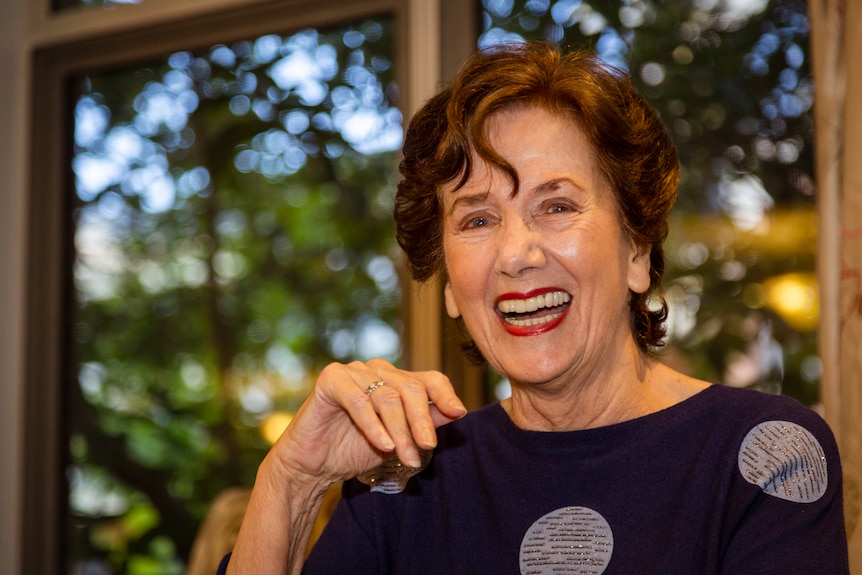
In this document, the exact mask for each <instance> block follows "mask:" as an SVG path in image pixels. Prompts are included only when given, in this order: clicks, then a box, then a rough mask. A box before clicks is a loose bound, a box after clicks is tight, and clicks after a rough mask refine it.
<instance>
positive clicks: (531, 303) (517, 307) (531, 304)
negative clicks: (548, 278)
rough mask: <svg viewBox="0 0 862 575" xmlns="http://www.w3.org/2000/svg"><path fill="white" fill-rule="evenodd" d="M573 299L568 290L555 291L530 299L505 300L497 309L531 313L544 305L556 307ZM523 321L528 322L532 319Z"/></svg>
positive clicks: (505, 311) (508, 311) (506, 311)
mask: <svg viewBox="0 0 862 575" xmlns="http://www.w3.org/2000/svg"><path fill="white" fill-rule="evenodd" d="M571 299H572V298H571V296H570V295H569V294H567V293H566V292H562V291H555V292H550V293H546V294H543V295H538V296H536V297H531V298H528V299H509V300H504V301H501V302H500V303H498V304H497V309H499V310H500V311H501V312H503V313H530V312H534V311H536V310H538V309H541V308H543V307H556V306H558V305H563V304H564V303H568V302H569V300H571ZM523 321H525V322H527V321H530V320H523ZM519 325H520V324H519ZM525 325H532V324H525Z"/></svg>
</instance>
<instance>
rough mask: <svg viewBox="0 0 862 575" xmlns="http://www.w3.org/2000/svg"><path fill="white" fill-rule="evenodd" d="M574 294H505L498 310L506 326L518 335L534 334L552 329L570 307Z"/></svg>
mask: <svg viewBox="0 0 862 575" xmlns="http://www.w3.org/2000/svg"><path fill="white" fill-rule="evenodd" d="M571 301H572V296H570V295H569V294H567V293H566V292H564V291H549V292H546V293H542V294H537V295H530V296H528V297H513V296H503V298H501V299H500V300H499V301H498V302H497V312H498V313H499V314H500V316H501V317H502V319H503V322H504V323H505V325H506V328H507V329H508V330H509V331H511V332H512V333H514V334H516V335H533V334H535V333H541V332H544V331H547V330H548V329H551V328H553V327H555V326H556V325H557V323H559V320H560V319H561V318H562V316H563V315H564V314H565V312H566V311H567V310H568V309H569V303H570V302H571Z"/></svg>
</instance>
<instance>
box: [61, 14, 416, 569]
mask: <svg viewBox="0 0 862 575" xmlns="http://www.w3.org/2000/svg"><path fill="white" fill-rule="evenodd" d="M392 42H393V34H392V23H391V22H390V21H388V20H385V19H376V20H368V21H364V22H361V23H357V24H356V25H352V26H345V27H341V28H338V29H330V30H325V31H318V30H304V31H301V32H298V33H296V34H293V35H291V36H287V37H282V36H279V35H266V36H262V37H260V38H256V39H250V40H248V41H243V42H237V43H234V44H231V45H217V46H212V47H211V48H210V49H208V50H206V51H202V52H200V53H190V52H179V53H174V54H170V55H169V56H167V57H166V58H165V59H164V60H163V61H160V62H153V63H152V64H151V65H149V66H136V67H133V68H128V69H124V70H119V71H115V72H111V73H105V74H98V75H90V76H86V77H81V78H80V79H79V81H78V83H77V85H78V96H77V100H76V104H75V130H74V139H75V142H74V159H73V164H72V165H73V169H74V174H75V178H76V180H75V200H76V209H75V211H74V224H75V254H74V290H75V297H76V303H77V306H76V307H75V309H74V321H73V329H72V333H71V334H70V335H71V337H72V339H73V353H74V365H73V367H72V369H73V371H74V373H76V374H77V377H75V378H74V380H73V381H72V382H71V383H70V385H69V386H68V389H67V390H66V391H67V396H68V399H67V401H68V410H69V411H68V413H69V419H68V441H69V443H68V446H69V464H68V469H67V477H68V481H69V497H70V499H69V516H68V529H69V530H68V538H69V539H68V546H67V548H68V549H69V552H70V554H71V558H70V559H69V565H70V569H71V571H72V572H74V573H84V572H86V573H130V574H144V573H162V574H170V573H182V572H183V562H184V561H185V558H186V556H187V553H188V551H189V548H190V545H191V543H192V539H193V537H194V535H195V532H196V530H197V527H198V524H199V522H200V520H201V518H202V516H203V514H204V513H205V511H206V510H207V507H208V505H209V504H210V502H211V501H212V500H213V498H214V497H215V496H216V495H217V494H219V493H220V492H222V491H223V490H224V489H225V488H227V487H230V486H234V485H250V484H251V483H252V481H253V478H254V474H255V471H256V469H257V466H258V464H259V462H260V460H261V459H262V457H263V455H264V454H265V452H266V450H267V449H268V446H269V442H271V441H273V440H274V438H275V437H277V435H278V434H279V433H280V431H281V430H282V429H283V428H284V426H285V425H286V421H287V420H289V418H290V414H291V413H292V412H293V411H294V410H295V409H296V408H297V407H298V406H299V404H300V402H301V401H302V400H303V399H304V397H305V395H306V393H307V391H308V389H309V387H310V385H312V383H313V382H314V380H315V378H316V374H317V373H318V372H319V370H320V369H322V367H323V366H324V365H326V364H327V363H329V362H331V361H335V360H339V361H349V360H352V359H367V358H370V357H384V358H387V359H389V360H391V361H398V358H399V356H400V353H401V348H400V333H401V326H400V324H399V316H398V307H399V301H400V297H401V287H400V284H399V280H398V276H397V273H396V259H397V258H398V257H399V256H398V253H399V252H398V248H397V244H396V243H395V241H394V234H393V226H392V224H391V221H390V218H391V215H390V214H391V204H392V198H393V194H394V182H393V179H394V177H395V175H396V165H397V158H398V149H399V148H400V145H401V140H402V127H401V119H402V118H401V114H400V112H399V111H398V109H397V108H396V107H395V104H394V98H395V96H396V92H397V90H396V87H395V85H394V83H393V70H392V61H393V57H392Z"/></svg>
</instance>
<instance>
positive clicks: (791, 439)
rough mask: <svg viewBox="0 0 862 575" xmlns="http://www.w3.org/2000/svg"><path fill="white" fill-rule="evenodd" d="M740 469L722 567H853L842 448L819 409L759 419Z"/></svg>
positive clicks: (784, 571)
mask: <svg viewBox="0 0 862 575" xmlns="http://www.w3.org/2000/svg"><path fill="white" fill-rule="evenodd" d="M737 467H738V470H737V471H738V475H737V476H736V478H735V481H734V485H733V489H732V490H731V493H730V496H729V501H728V510H729V513H728V517H726V518H725V520H726V521H728V522H729V524H730V525H731V528H730V529H729V530H728V540H727V542H726V550H725V553H724V554H723V560H722V565H721V569H720V573H722V574H723V575H743V574H757V575H773V574H774V575H793V574H800V575H802V574H810V573H830V574H835V575H842V574H847V573H849V565H848V557H847V540H846V535H845V531H844V512H843V497H842V473H841V463H840V460H839V455H838V448H837V445H836V443H835V439H834V437H833V435H832V432H831V431H830V429H829V427H828V426H827V425H826V423H825V422H824V421H823V420H822V419H821V418H820V417H819V416H818V415H817V414H815V413H814V412H810V411H807V410H805V411H803V410H802V409H800V410H798V412H797V413H794V414H793V415H792V417H790V418H788V419H775V420H769V421H764V422H761V423H759V424H757V425H755V426H754V427H753V428H752V429H751V430H750V431H749V432H748V434H747V435H746V436H745V437H744V439H743V440H742V443H741V445H740V449H739V455H738V465H737Z"/></svg>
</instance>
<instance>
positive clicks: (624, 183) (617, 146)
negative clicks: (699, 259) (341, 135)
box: [395, 43, 679, 351]
mask: <svg viewBox="0 0 862 575" xmlns="http://www.w3.org/2000/svg"><path fill="white" fill-rule="evenodd" d="M533 105H535V106H541V107H544V108H546V109H548V110H549V111H551V112H553V113H557V114H560V115H561V116H562V117H566V118H571V119H572V120H574V121H575V122H576V123H577V125H578V126H579V127H580V128H581V129H582V130H583V131H584V133H585V134H586V137H587V138H588V140H589V141H590V143H591V145H592V148H593V150H594V151H595V154H596V158H597V159H598V163H599V167H600V169H601V171H602V173H603V175H604V177H605V178H606V179H607V181H608V182H609V183H610V186H611V189H612V190H613V193H614V196H615V198H616V203H617V206H618V207H619V210H620V215H621V219H622V222H623V227H624V230H625V232H626V234H628V236H629V237H630V238H631V239H632V240H633V241H634V242H635V244H636V245H637V246H639V247H641V248H644V249H645V248H647V247H649V249H650V286H649V289H648V290H647V291H646V292H645V293H643V294H639V293H632V294H631V297H630V313H631V325H632V331H633V333H634V334H635V340H636V341H637V344H638V347H639V348H640V349H641V350H643V351H651V350H653V349H655V348H657V347H660V346H662V345H663V343H664V337H665V334H666V328H665V320H666V319H667V303H666V302H665V301H664V299H663V298H662V297H661V296H660V295H658V294H657V293H656V292H657V290H658V289H659V288H660V286H661V277H662V275H663V274H664V270H665V257H664V250H663V248H662V243H663V242H664V240H665V238H666V237H667V232H668V215H669V213H670V210H671V208H672V207H673V204H674V202H675V201H676V190H677V186H678V184H679V160H678V157H677V152H676V148H675V147H674V145H673V142H672V140H671V138H670V136H669V135H668V133H667V130H666V128H665V126H664V124H662V122H661V120H660V119H659V118H658V116H657V114H656V113H655V111H654V110H653V109H652V108H651V107H650V106H649V104H647V102H646V101H645V100H644V98H643V97H642V96H641V95H640V94H639V93H638V92H637V91H636V90H635V89H634V87H633V86H632V83H631V80H630V78H629V77H628V75H627V74H625V73H624V72H622V71H621V70H618V69H616V68H613V67H612V66H610V65H608V64H607V63H605V62H603V61H602V60H601V59H599V58H598V57H597V56H595V55H594V54H592V53H589V52H585V51H577V52H571V53H568V54H561V53H560V51H558V50H557V49H556V48H554V47H552V46H551V45H548V44H544V43H523V44H513V45H503V46H494V47H491V48H487V49H484V50H480V51H478V52H477V53H476V54H474V55H473V56H472V57H471V58H470V59H468V60H467V62H466V63H465V64H464V66H463V68H462V69H461V72H460V74H459V75H458V77H457V78H456V79H455V81H454V82H453V83H452V84H451V85H450V86H449V87H447V88H445V89H444V90H442V91H441V92H440V93H438V94H437V95H436V96H434V97H432V98H431V99H430V100H428V102H426V103H425V105H424V106H423V107H422V109H421V110H419V111H418V112H417V113H416V115H415V116H414V117H413V119H412V120H411V122H410V126H409V128H408V129H407V134H406V137H405V140H404V146H403V149H402V153H403V159H402V161H401V164H400V171H401V176H402V179H401V181H400V182H399V184H398V192H397V194H396V198H395V225H396V237H397V239H398V243H399V244H400V245H401V247H402V248H403V249H404V251H405V252H406V254H407V258H408V262H409V267H410V271H411V274H412V276H413V278H414V279H416V280H417V281H420V282H422V281H426V280H428V279H430V278H431V277H433V276H435V275H436V274H439V273H441V272H443V271H444V269H445V265H444V261H443V216H442V210H441V204H440V198H439V191H440V188H441V186H442V185H443V184H446V183H450V182H457V185H458V187H460V186H461V185H463V184H464V183H465V182H466V181H467V179H468V178H469V176H470V172H471V168H472V167H471V156H470V152H471V150H474V151H475V152H476V153H477V154H478V156H479V157H481V158H482V159H483V160H485V161H486V162H488V163H490V164H491V165H495V166H497V167H498V168H500V169H501V170H503V171H504V173H506V174H508V176H509V177H510V178H511V179H512V181H513V182H514V184H515V189H517V183H518V176H517V173H516V172H515V170H514V169H513V168H512V167H511V166H510V165H509V164H508V163H507V162H506V161H505V159H504V158H502V157H500V156H499V154H497V153H496V152H495V151H494V150H493V148H492V147H491V146H490V144H489V143H488V140H487V134H486V129H485V127H486V124H487V122H488V119H489V118H490V117H491V116H492V115H493V114H494V113H495V112H498V111H500V110H503V109H511V108H513V107H515V108H517V107H522V106H533ZM651 297H654V299H655V301H656V305H655V306H654V308H653V307H651V306H650V298H651Z"/></svg>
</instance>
